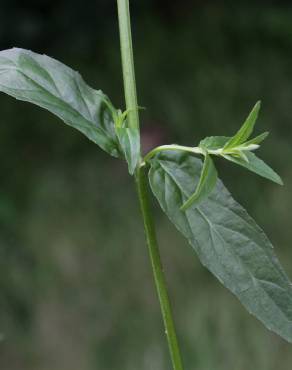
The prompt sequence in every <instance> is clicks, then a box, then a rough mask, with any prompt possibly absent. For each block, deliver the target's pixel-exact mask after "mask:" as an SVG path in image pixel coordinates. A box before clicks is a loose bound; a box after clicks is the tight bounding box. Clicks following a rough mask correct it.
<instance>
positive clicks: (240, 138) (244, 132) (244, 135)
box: [224, 101, 261, 149]
mask: <svg viewBox="0 0 292 370" xmlns="http://www.w3.org/2000/svg"><path fill="white" fill-rule="evenodd" d="M260 107H261V102H260V101H258V102H257V103H256V105H255V106H254V107H253V109H252V111H251V112H250V114H249V115H248V117H247V119H246V120H245V122H244V124H243V125H242V126H241V128H240V129H239V131H237V133H236V134H235V135H234V136H233V137H232V138H231V139H230V140H229V141H228V142H227V143H226V144H225V146H224V149H230V148H234V147H236V146H239V145H240V144H243V143H244V142H245V141H246V140H247V139H248V138H249V137H250V135H251V134H252V132H253V128H254V125H255V123H256V120H257V117H258V114H259V110H260Z"/></svg>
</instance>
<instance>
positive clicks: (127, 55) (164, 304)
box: [117, 0, 183, 370]
mask: <svg viewBox="0 0 292 370" xmlns="http://www.w3.org/2000/svg"><path fill="white" fill-rule="evenodd" d="M117 3H118V14H119V28H120V41H121V54H122V66H123V77H124V89H125V99H126V109H127V111H128V112H129V113H128V114H129V116H128V119H129V126H130V127H139V112H138V104H137V93H136V83H135V70H134V59H133V47H132V36H131V23H130V11H129V0H117ZM135 178H136V183H137V190H138V196H139V202H140V206H141V211H142V216H143V221H144V228H145V233H146V239H147V245H148V249H149V254H150V259H151V265H152V269H153V275H154V280H155V284H156V289H157V293H158V297H159V302H160V307H161V312H162V316H163V321H164V326H165V333H166V336H167V340H168V345H169V350H170V354H171V359H172V364H173V369H174V370H183V365H182V360H181V355H180V351H179V346H178V342H177V338H176V332H175V327H174V323H173V318H172V313H171V307H170V302H169V298H168V293H167V288H166V282H165V277H164V273H163V268H162V264H161V259H160V254H159V248H158V244H157V239H156V233H155V226H154V221H153V216H152V214H151V210H150V205H149V199H148V188H147V178H146V174H145V166H143V165H140V167H139V168H138V169H137V170H136V173H135Z"/></svg>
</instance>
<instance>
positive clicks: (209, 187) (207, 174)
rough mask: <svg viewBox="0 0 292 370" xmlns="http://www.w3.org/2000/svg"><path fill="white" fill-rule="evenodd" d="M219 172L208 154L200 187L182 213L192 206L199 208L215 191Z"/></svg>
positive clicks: (184, 205)
mask: <svg viewBox="0 0 292 370" xmlns="http://www.w3.org/2000/svg"><path fill="white" fill-rule="evenodd" d="M217 177H218V175H217V171H216V168H215V166H214V162H213V160H212V158H211V157H210V155H209V154H206V156H205V161H204V165H203V169H202V173H201V177H200V180H199V182H198V186H197V188H196V191H195V192H194V194H193V195H191V196H190V198H189V199H188V200H187V201H186V202H185V203H184V204H183V206H182V207H181V210H182V211H185V210H186V209H188V208H189V207H190V206H194V205H196V206H198V204H200V203H201V202H203V201H204V200H205V199H206V198H207V197H208V196H209V195H210V194H211V192H212V191H213V189H214V187H215V185H216V182H217Z"/></svg>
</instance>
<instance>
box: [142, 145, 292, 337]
mask: <svg viewBox="0 0 292 370" xmlns="http://www.w3.org/2000/svg"><path fill="white" fill-rule="evenodd" d="M201 168H202V162H201V160H199V159H197V158H195V157H193V156H191V155H188V154H185V153H183V154H181V153H177V152H163V153H160V154H159V155H157V156H156V157H154V159H153V160H152V161H151V168H150V172H149V179H150V184H151V188H152V190H153V193H154V194H155V196H156V197H157V199H158V201H159V203H160V205H161V207H162V209H163V210H164V212H165V213H166V214H167V216H168V217H169V218H170V220H171V221H172V222H173V223H174V224H175V226H176V227H177V228H178V230H179V231H180V232H181V233H182V234H183V235H184V236H185V237H186V238H187V239H188V241H189V243H190V244H191V245H192V247H193V248H194V250H195V251H196V253H197V255H198V257H199V259H200V260H201V262H202V264H203V265H204V266H206V267H207V268H208V269H209V270H210V271H211V272H212V273H213V274H214V275H215V276H216V277H217V278H218V279H219V281H220V282H221V283H222V284H224V285H225V286H226V287H227V288H228V289H229V290H230V291H231V292H232V293H234V294H235V295H236V296H237V297H238V298H239V300H240V301H241V302H242V304H243V305H244V306H245V307H246V309H247V310H248V311H249V312H250V313H252V314H253V315H255V316H256V317H257V318H258V319H259V320H261V321H262V322H263V324H264V325H265V326H266V327H267V328H269V329H270V330H273V331H274V332H276V333H277V334H279V335H280V336H281V337H283V338H284V339H286V340H287V341H289V342H292V285H291V283H290V281H289V279H288V277H287V276H286V274H285V272H284V271H283V269H282V267H281V265H280V263H279V261H278V259H277V257H276V255H275V254H274V251H273V247H272V245H271V243H270V241H269V240H268V238H267V237H266V235H265V234H264V232H263V231H262V230H261V229H260V227H259V226H258V225H257V224H256V223H255V221H254V220H253V219H252V218H251V217H250V216H249V215H248V214H247V212H246V211H245V210H244V209H243V208H242V207H241V206H240V205H239V204H238V203H237V202H236V201H235V200H234V199H232V197H231V195H230V193H229V192H228V190H227V189H226V188H225V187H224V185H223V183H222V182H221V181H220V180H218V181H217V184H216V188H215V189H214V191H213V192H212V193H211V194H210V196H209V197H208V199H206V200H205V202H204V203H201V204H200V205H199V206H198V207H196V208H189V209H188V210H186V212H182V211H181V210H180V207H181V205H182V204H183V203H184V202H185V200H186V199H187V198H188V197H189V196H190V195H191V194H192V193H193V191H194V187H195V186H196V182H198V181H199V176H198V174H199V173H200V171H201ZM194 179H195V180H196V181H195V183H194Z"/></svg>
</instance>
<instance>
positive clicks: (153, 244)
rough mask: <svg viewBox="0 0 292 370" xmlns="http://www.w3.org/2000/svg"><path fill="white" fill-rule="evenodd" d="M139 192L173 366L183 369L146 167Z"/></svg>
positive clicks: (139, 177) (139, 179)
mask: <svg viewBox="0 0 292 370" xmlns="http://www.w3.org/2000/svg"><path fill="white" fill-rule="evenodd" d="M136 181H137V187H138V194H139V200H140V206H141V210H142V215H143V221H144V228H145V233H146V240H147V245H148V250H149V255H150V260H151V265H152V270H153V275H154V280H155V285H156V290H157V293H158V298H159V302H160V308H161V313H162V317H163V322H164V327H165V334H166V337H167V341H168V347H169V351H170V355H171V360H172V366H173V369H174V370H183V364H182V359H181V354H180V350H179V346H178V341H177V337H176V331H175V326H174V322H173V318H172V312H171V306H170V301H169V297H168V293H167V287H166V281H165V277H164V273H163V267H162V263H161V258H160V253H159V248H158V243H157V238H156V232H155V225H154V221H153V216H152V214H151V209H150V205H149V196H148V188H147V177H146V174H145V170H144V167H140V168H139V169H138V173H137V176H136Z"/></svg>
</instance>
